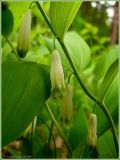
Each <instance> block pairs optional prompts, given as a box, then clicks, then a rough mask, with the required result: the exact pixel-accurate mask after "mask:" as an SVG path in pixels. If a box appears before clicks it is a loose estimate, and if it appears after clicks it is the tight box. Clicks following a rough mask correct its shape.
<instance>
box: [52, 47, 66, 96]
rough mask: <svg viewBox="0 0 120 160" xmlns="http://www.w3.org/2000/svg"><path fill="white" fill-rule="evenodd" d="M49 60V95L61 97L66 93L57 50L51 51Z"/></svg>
mask: <svg viewBox="0 0 120 160" xmlns="http://www.w3.org/2000/svg"><path fill="white" fill-rule="evenodd" d="M51 61H52V62H51V70H50V80H51V86H52V88H51V92H52V94H51V95H52V96H53V98H56V97H62V96H64V95H65V94H66V87H65V82H64V72H63V67H62V63H61V58H60V55H59V52H58V51H57V50H54V51H53V53H52V60H51Z"/></svg>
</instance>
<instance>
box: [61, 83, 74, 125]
mask: <svg viewBox="0 0 120 160" xmlns="http://www.w3.org/2000/svg"><path fill="white" fill-rule="evenodd" d="M72 92H73V91H72V86H71V85H70V84H68V85H67V94H66V96H64V97H63V98H62V103H61V110H60V114H61V116H60V117H61V120H62V121H63V124H64V125H66V126H69V125H71V122H72V120H73V101H72Z"/></svg>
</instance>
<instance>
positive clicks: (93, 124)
mask: <svg viewBox="0 0 120 160" xmlns="http://www.w3.org/2000/svg"><path fill="white" fill-rule="evenodd" d="M96 132H97V117H96V115H95V114H93V113H92V114H90V117H89V127H88V145H89V146H90V147H95V146H96V141H97V133H96Z"/></svg>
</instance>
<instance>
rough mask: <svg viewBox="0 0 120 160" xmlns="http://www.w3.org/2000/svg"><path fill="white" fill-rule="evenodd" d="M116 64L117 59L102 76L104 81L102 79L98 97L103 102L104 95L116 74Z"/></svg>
mask: <svg viewBox="0 0 120 160" xmlns="http://www.w3.org/2000/svg"><path fill="white" fill-rule="evenodd" d="M118 64H119V61H118V59H117V60H115V61H114V62H113V63H112V64H111V66H110V67H109V68H108V70H107V72H106V74H105V76H104V79H103V81H102V84H101V87H100V92H99V96H100V100H101V101H103V100H104V98H105V95H106V93H107V91H108V89H109V87H110V85H111V83H112V82H113V80H114V78H115V76H116V75H117V73H118Z"/></svg>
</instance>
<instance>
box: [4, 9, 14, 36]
mask: <svg viewBox="0 0 120 160" xmlns="http://www.w3.org/2000/svg"><path fill="white" fill-rule="evenodd" d="M1 23H2V35H3V36H9V34H10V33H11V32H12V30H13V26H14V18H13V14H12V12H11V11H10V10H9V9H5V10H2V22H1Z"/></svg>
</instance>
